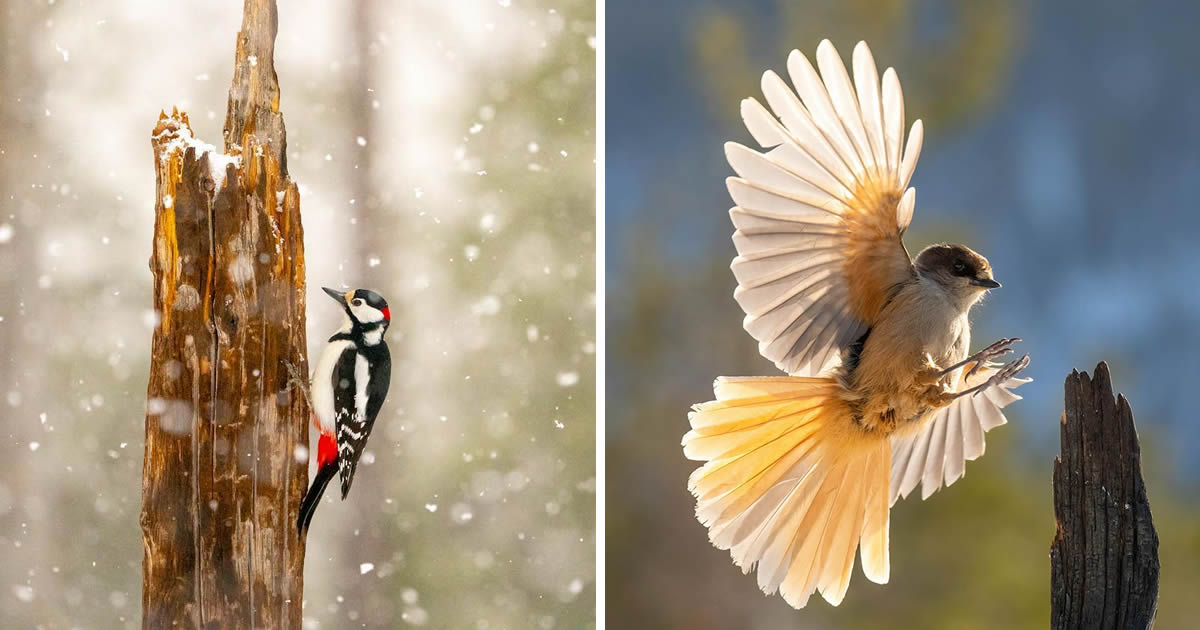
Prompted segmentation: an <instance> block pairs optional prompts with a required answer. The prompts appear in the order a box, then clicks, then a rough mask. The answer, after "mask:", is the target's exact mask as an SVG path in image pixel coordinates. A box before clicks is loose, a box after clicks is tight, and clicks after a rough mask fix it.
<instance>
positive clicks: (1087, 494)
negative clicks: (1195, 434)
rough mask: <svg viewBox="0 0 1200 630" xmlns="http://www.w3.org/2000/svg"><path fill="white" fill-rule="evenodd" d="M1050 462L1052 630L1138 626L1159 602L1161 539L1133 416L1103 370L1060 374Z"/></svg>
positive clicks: (1150, 617)
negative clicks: (1056, 445) (1058, 423)
mask: <svg viewBox="0 0 1200 630" xmlns="http://www.w3.org/2000/svg"><path fill="white" fill-rule="evenodd" d="M1061 434H1062V435H1061V437H1062V455H1061V456H1060V457H1059V458H1058V459H1057V460H1055V462H1054V517H1055V521H1056V522H1057V526H1058V531H1057V533H1056V534H1055V536H1054V542H1053V543H1052V544H1051V546H1050V579H1051V585H1050V622H1051V623H1050V627H1051V628H1054V630H1074V629H1083V628H1087V629H1089V630H1090V629H1097V630H1101V629H1103V630H1108V629H1112V630H1126V629H1129V630H1133V629H1137V630H1143V629H1145V628H1149V627H1150V626H1151V625H1152V624H1153V623H1154V614H1155V611H1156V610H1157V606H1158V577H1159V564H1158V534H1157V533H1156V532H1155V531H1154V522H1153V520H1152V518H1151V515H1150V503H1149V501H1148V500H1147V498H1146V485H1145V483H1144V482H1143V481H1142V464H1141V447H1140V446H1139V444H1138V436H1137V430H1136V429H1135V428H1134V425H1133V411H1132V410H1131V409H1130V408H1129V402H1128V401H1127V400H1125V397H1124V396H1120V397H1118V398H1117V399H1116V400H1114V399H1113V391H1112V383H1111V379H1110V377H1109V373H1108V365H1107V364H1104V363H1101V364H1100V365H1098V366H1096V373H1095V377H1094V378H1088V375H1087V374H1086V373H1084V374H1080V373H1079V372H1075V371H1072V372H1071V375H1070V376H1068V377H1067V384H1066V412H1065V413H1064V414H1063V423H1062V429H1061Z"/></svg>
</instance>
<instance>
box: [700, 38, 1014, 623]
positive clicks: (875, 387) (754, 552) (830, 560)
mask: <svg viewBox="0 0 1200 630" xmlns="http://www.w3.org/2000/svg"><path fill="white" fill-rule="evenodd" d="M816 60H817V66H818V67H819V68H820V74H818V73H817V70H816V69H814V68H813V66H812V64H811V63H810V62H809V60H808V59H807V58H806V57H805V56H804V55H803V54H801V53H800V52H799V51H792V53H791V55H790V56H789V57H788V62H787V68H788V73H789V74H790V75H791V79H792V83H793V85H794V90H793V89H792V88H790V87H789V86H788V85H787V84H786V83H785V82H784V80H783V79H782V78H780V77H779V76H778V75H777V74H775V73H774V72H771V71H768V72H766V73H765V74H764V75H763V77H762V91H763V94H764V95H765V96H766V101H767V105H768V106H769V107H770V110H768V109H767V107H764V106H763V105H762V104H761V103H760V102H759V101H757V100H755V99H753V98H750V99H746V100H744V101H742V104H741V114H742V119H743V120H744V121H745V124H746V127H747V129H748V130H749V131H750V134H751V135H752V136H753V137H754V140H755V141H756V142H757V144H758V145H759V146H760V147H761V148H762V150H761V151H757V150H754V149H750V148H747V147H745V146H742V145H740V144H737V143H728V144H726V145H725V153H726V156H727V158H728V160H729V164H730V166H732V167H733V170H734V171H735V172H736V173H737V177H730V178H729V179H728V180H727V183H728V188H729V193H730V196H731V197H732V198H733V201H734V203H735V204H736V206H735V207H734V208H733V209H731V210H730V211H729V216H730V218H731V219H732V220H733V224H734V227H735V228H736V231H735V232H734V234H733V242H734V245H735V247H736V249H737V252H738V256H737V257H736V258H734V260H733V264H732V265H731V267H732V270H733V273H734V276H735V277H736V279H737V283H738V287H737V289H736V291H735V292H734V297H735V299H736V300H737V302H738V304H739V305H740V306H741V307H742V309H743V310H744V311H745V313H746V317H745V320H744V322H743V324H744V327H745V329H746V331H747V332H749V333H750V335H751V336H752V337H754V339H756V340H757V341H758V348H759V352H760V353H761V354H762V355H763V356H764V357H766V358H767V359H769V360H771V361H773V362H774V363H775V365H776V367H778V368H779V369H780V370H782V371H784V372H785V373H787V374H788V376H764V377H737V378H730V377H722V378H718V379H717V381H716V383H715V384H714V390H715V396H716V400H714V401H711V402H706V403H702V404H698V405H695V406H694V407H693V411H692V412H691V413H690V414H689V417H688V418H689V422H690V424H691V430H690V431H689V432H688V433H687V435H685V436H684V437H683V449H684V454H685V455H686V456H687V457H688V458H689V459H693V460H697V461H702V462H705V463H704V464H703V465H702V466H701V467H700V468H698V469H697V470H696V471H695V472H694V473H692V475H691V477H690V478H689V480H688V488H689V490H690V491H691V492H692V494H693V495H695V497H696V516H697V518H698V519H699V520H700V522H701V523H703V524H704V525H705V526H707V527H708V529H709V539H710V540H711V542H712V543H713V545H715V546H716V547H718V548H720V549H728V550H729V551H730V553H731V555H732V557H733V561H734V563H735V564H737V565H738V566H739V567H741V569H742V571H743V572H744V573H749V572H750V571H751V570H753V569H754V568H755V567H756V566H757V569H758V573H757V577H758V586H759V587H760V588H761V589H762V590H763V592H765V593H768V594H770V593H773V592H775V591H779V592H780V594H781V595H782V596H783V598H784V599H785V600H786V601H787V602H788V603H789V604H791V605H792V606H794V607H795V608H802V607H803V606H805V605H806V604H807V603H808V600H809V597H810V596H811V595H812V593H813V592H814V591H818V592H820V593H821V595H822V596H823V597H824V598H825V600H826V601H828V602H829V603H830V604H832V605H835V606H836V605H837V604H839V603H840V602H841V601H842V598H843V597H844V596H845V594H846V589H847V587H848V585H849V582H850V574H851V571H852V569H853V567H854V556H855V552H856V551H859V552H860V558H861V563H862V569H863V573H864V574H865V575H866V577H867V579H869V580H871V581H873V582H876V583H879V584H883V583H886V582H887V581H888V575H889V573H890V562H889V557H888V518H889V516H888V515H889V510H890V508H891V506H892V505H893V504H894V503H895V502H896V501H897V500H898V499H899V498H901V497H906V496H908V495H909V494H910V493H911V492H913V490H914V489H915V488H916V486H917V484H918V483H920V484H921V488H922V489H921V497H922V499H925V498H928V497H929V496H930V495H931V494H932V493H933V492H935V491H936V490H937V489H939V488H941V487H942V486H943V485H946V486H949V485H950V484H952V483H954V481H956V480H957V479H959V478H960V477H962V476H963V473H964V469H965V464H966V461H967V460H973V459H975V458H977V457H979V456H980V455H982V454H983V451H984V432H985V431H987V430H989V429H992V428H994V427H996V426H999V425H1001V424H1004V423H1005V418H1004V415H1003V413H1002V412H1001V409H1002V408H1003V407H1005V406H1007V405H1008V404H1010V403H1012V402H1013V401H1016V400H1019V399H1020V397H1019V396H1017V395H1016V394H1014V393H1012V392H1011V391H1010V390H1011V389H1012V388H1015V387H1017V386H1019V385H1021V384H1023V383H1026V382H1028V379H1024V378H1018V377H1017V374H1018V373H1019V372H1021V371H1022V370H1023V369H1024V368H1025V367H1026V366H1027V365H1028V364H1029V356H1028V355H1025V356H1023V357H1021V358H1020V359H1017V360H1015V361H1011V362H1009V363H1007V364H1004V365H1000V364H999V363H997V362H995V361H994V360H995V359H998V358H1000V357H1002V356H1004V355H1006V354H1008V353H1009V352H1011V351H1012V348H1011V346H1012V344H1013V343H1015V342H1017V341H1019V339H1015V338H1014V339H1001V340H1000V341H997V342H996V343H994V344H992V345H990V346H988V347H986V348H984V349H983V350H982V351H980V352H978V353H976V354H974V355H971V356H968V351H969V348H970V343H971V326H970V322H969V320H968V313H969V312H970V310H971V307H972V306H974V305H975V304H976V303H977V302H978V301H979V299H980V298H981V297H982V296H983V295H984V293H986V292H987V291H989V290H991V289H996V288H998V287H999V286H1000V283H999V282H997V281H996V279H995V277H994V276H993V273H992V267H991V265H990V264H989V263H988V261H987V259H986V258H984V257H983V256H981V255H979V254H977V253H975V252H974V251H972V250H971V249H969V248H967V247H965V246H963V245H951V244H938V245H932V246H930V247H927V248H925V249H923V250H921V251H920V252H919V253H918V254H917V256H916V258H915V259H913V258H910V256H909V254H908V251H907V250H906V249H905V247H904V243H903V240H902V237H903V235H904V232H905V229H906V228H907V227H908V225H909V222H910V221H911V220H912V216H913V208H914V205H915V200H916V195H915V192H916V191H915V190H914V189H913V188H910V187H909V180H910V179H911V177H912V174H913V168H914V167H915V166H916V163H917V155H918V154H919V153H920V150H921V138H922V126H921V121H919V120H918V121H916V122H914V123H913V125H912V128H911V130H910V131H909V133H908V139H907V141H905V137H904V100H903V97H902V94H901V90H900V81H899V80H898V79H897V77H896V73H895V71H893V70H892V69H891V68H889V69H888V70H887V71H885V72H884V73H883V80H882V83H881V82H880V79H879V75H878V73H877V71H876V67H875V61H874V60H873V58H872V56H871V51H870V49H869V48H868V47H867V45H866V43H865V42H860V43H859V44H858V46H856V47H855V49H854V56H853V68H854V78H853V81H852V80H851V78H850V75H849V73H847V71H846V67H845V66H844V65H843V63H842V60H841V57H840V56H839V55H838V52H837V50H836V49H835V48H834V47H833V45H832V44H831V43H830V42H829V41H828V40H826V41H823V42H821V44H820V45H819V46H818V47H817V55H816Z"/></svg>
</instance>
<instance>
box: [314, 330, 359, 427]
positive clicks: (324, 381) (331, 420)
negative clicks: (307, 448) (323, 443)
mask: <svg viewBox="0 0 1200 630" xmlns="http://www.w3.org/2000/svg"><path fill="white" fill-rule="evenodd" d="M353 347H354V343H353V342H351V341H348V340H345V339H339V340H337V341H332V342H330V343H329V344H328V345H326V346H325V349H324V350H322V351H321V358H319V359H318V360H317V369H316V370H315V371H314V372H313V378H312V387H311V388H310V391H311V393H312V406H313V412H314V413H316V414H317V424H319V425H320V427H321V432H322V433H334V430H335V428H336V427H337V422H336V417H337V410H336V409H335V408H334V403H333V371H334V370H336V369H337V362H338V359H339V358H341V356H342V353H343V352H345V351H346V349H347V348H353Z"/></svg>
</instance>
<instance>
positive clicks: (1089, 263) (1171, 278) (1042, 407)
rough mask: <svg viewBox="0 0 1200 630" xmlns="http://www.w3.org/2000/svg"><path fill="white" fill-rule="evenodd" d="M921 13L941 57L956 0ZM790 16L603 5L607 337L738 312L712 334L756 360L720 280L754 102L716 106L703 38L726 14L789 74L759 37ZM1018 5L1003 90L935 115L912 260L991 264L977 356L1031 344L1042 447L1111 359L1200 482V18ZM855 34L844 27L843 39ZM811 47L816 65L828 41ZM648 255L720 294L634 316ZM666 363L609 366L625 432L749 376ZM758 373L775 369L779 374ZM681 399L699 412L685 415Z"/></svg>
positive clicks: (1120, 6) (1109, 6)
mask: <svg viewBox="0 0 1200 630" xmlns="http://www.w3.org/2000/svg"><path fill="white" fill-rule="evenodd" d="M916 4H917V5H918V6H917V10H916V11H914V16H913V18H912V19H913V20H915V21H917V22H918V26H917V28H915V29H914V32H915V33H917V35H916V37H917V38H918V39H923V40H924V41H923V42H922V43H923V44H924V45H927V46H932V47H934V49H935V50H936V46H937V42H938V39H939V38H940V37H942V36H944V35H946V34H947V32H948V31H950V30H952V29H953V28H954V27H955V26H954V24H955V22H954V14H953V7H952V6H951V5H952V4H953V3H940V2H918V3H916ZM778 6H779V5H778V4H777V3H775V2H764V1H761V0H760V1H755V2H737V3H735V2H707V3H697V2H690V1H683V0H668V1H663V2H654V3H644V2H636V1H632V0H612V1H610V2H608V3H607V9H606V10H607V20H608V29H607V61H606V64H607V77H606V79H607V88H606V89H607V102H606V112H607V121H606V129H607V139H606V151H607V160H606V180H607V182H606V187H607V188H606V194H607V207H606V221H607V242H608V251H607V273H608V276H607V289H608V296H609V297H608V307H607V308H608V311H607V313H608V322H609V323H608V328H609V331H608V335H609V340H610V341H609V342H610V344H613V343H618V344H619V343H621V339H622V338H625V337H627V336H630V335H634V334H637V333H642V334H645V333H646V332H647V327H651V328H655V329H660V330H662V331H663V332H664V334H665V335H667V336H668V337H669V336H670V335H672V334H673V333H672V330H673V329H674V328H675V327H676V326H683V325H685V324H683V323H681V322H686V321H687V320H688V319H689V317H690V314H691V313H694V312H695V309H696V308H704V309H718V310H721V311H722V312H724V313H728V314H729V317H727V318H726V320H725V321H723V323H721V325H720V326H719V327H717V328H714V329H712V330H710V331H708V334H709V335H711V336H712V338H713V339H714V340H720V341H719V342H716V343H719V344H721V346H720V347H722V348H728V347H737V348H738V351H739V352H742V351H743V350H745V349H747V348H748V349H750V350H751V351H752V350H753V346H754V342H753V340H751V339H750V337H749V336H748V335H746V334H745V333H744V332H743V331H742V330H741V327H740V321H741V313H740V312H739V311H737V309H736V305H735V304H734V302H733V299H732V288H733V286H734V285H733V279H732V275H731V274H730V273H729V272H728V270H727V269H726V268H725V267H726V266H727V264H728V262H729V260H730V259H731V258H732V257H733V255H734V250H733V246H732V243H730V242H729V240H728V235H729V234H730V233H731V232H732V227H731V225H730V224H729V221H728V217H727V216H726V211H727V209H728V208H729V207H730V206H731V205H732V204H731V202H730V200H729V197H728V194H727V193H726V191H725V186H724V179H725V177H726V176H728V175H730V174H731V170H730V168H729V167H728V165H727V164H726V163H725V160H724V155H723V152H722V150H721V144H722V143H723V142H724V141H725V140H729V139H732V140H739V141H743V142H746V141H748V134H747V133H746V132H745V131H744V130H743V129H741V128H740V127H739V126H734V125H731V124H729V121H730V119H729V118H728V117H729V116H730V115H736V113H735V112H736V108H737V102H738V100H740V98H742V97H744V96H758V94H757V93H752V94H728V95H727V97H725V98H724V102H713V101H714V99H713V92H712V90H711V89H708V88H706V85H708V84H707V82H706V81H707V79H706V77H705V72H706V71H707V70H706V68H705V67H703V65H702V62H701V60H700V59H701V57H700V55H699V54H698V53H697V48H698V44H697V39H696V29H697V27H698V24H700V23H702V21H703V20H705V19H707V16H711V15H712V14H713V13H714V12H724V14H726V15H731V16H734V17H736V18H737V19H739V20H742V21H744V23H745V24H746V25H747V32H748V33H749V34H750V36H751V41H749V42H748V48H749V50H750V51H751V53H752V54H753V55H754V56H755V57H754V59H753V60H751V61H750V63H751V66H750V67H752V68H754V69H755V72H760V71H761V70H764V69H766V68H767V67H772V68H775V69H776V70H783V69H784V68H783V67H784V61H785V57H784V56H783V55H782V54H781V53H780V52H777V51H776V48H778V46H774V45H772V44H767V43H764V42H762V41H754V38H757V37H760V36H761V38H762V40H764V41H771V42H774V41H776V40H778V39H779V38H780V37H781V36H782V35H784V34H783V33H780V32H779V27H778V24H777V20H778V18H779V17H780V16H779V15H778V11H779V9H778ZM1017 6H1018V8H1017V9H1016V10H1015V11H1014V13H1013V16H1012V17H1013V21H1014V24H1015V26H1014V30H1015V35H1014V42H1015V43H1014V48H1013V50H1011V51H1010V52H1009V55H1010V58H1009V61H1008V62H1007V70H1006V71H1005V72H1004V73H1003V75H1002V76H997V77H995V82H996V85H995V88H994V91H993V96H992V98H990V99H988V100H987V101H986V102H985V103H984V104H983V105H982V107H979V108H976V109H974V110H973V111H971V112H970V113H969V114H967V115H966V116H965V117H964V118H963V119H961V120H959V121H956V123H955V124H954V125H952V127H951V128H950V129H938V128H932V127H931V124H930V121H929V120H926V123H927V124H926V129H927V135H926V142H925V146H924V150H923V153H922V156H921V160H920V162H919V165H918V167H917V170H916V174H915V177H914V185H915V186H916V187H917V210H916V218H915V220H914V224H913V230H912V231H910V234H909V237H908V239H907V243H908V245H909V249H910V250H911V251H916V249H918V248H919V247H921V246H923V245H925V244H927V243H928V242H929V241H930V240H932V239H937V240H940V239H943V238H946V239H955V240H961V241H962V242H965V243H966V244H968V245H969V246H971V247H973V248H975V249H976V250H978V251H980V252H981V253H983V254H984V255H985V256H987V257H988V258H989V259H990V260H991V262H992V264H993V267H994V268H995V270H996V274H997V278H998V279H999V280H1000V281H1001V282H1003V283H1004V285H1005V287H1004V288H1003V289H1001V290H999V291H997V292H995V293H994V294H993V295H992V296H991V297H989V299H988V300H987V301H986V303H985V304H983V305H982V306H981V307H980V308H978V309H977V310H976V311H975V314H974V317H973V321H974V322H975V331H976V332H975V335H974V337H975V341H976V345H977V346H979V345H981V344H984V343H987V342H989V341H991V340H992V339H993V338H997V337H1000V336H1011V335H1015V336H1021V337H1023V338H1024V340H1025V341H1024V343H1023V344H1022V346H1021V349H1022V350H1023V351H1028V352H1030V354H1031V355H1032V356H1033V365H1032V367H1031V368H1030V370H1029V372H1028V375H1030V376H1032V377H1034V378H1035V381H1034V382H1033V383H1031V384H1029V385H1028V386H1026V387H1025V388H1024V389H1023V390H1022V393H1023V394H1025V396H1026V401H1025V402H1023V403H1020V408H1021V412H1020V413H1021V414H1022V416H1023V417H1024V418H1026V419H1027V422H1028V431H1026V432H1024V433H1023V435H1025V436H1026V438H1028V439H1029V440H1030V447H1031V448H1034V449H1037V448H1047V449H1056V448H1057V439H1056V438H1057V434H1056V429H1057V426H1056V425H1057V423H1056V422H1054V420H1055V419H1057V416H1058V414H1059V413H1060V411H1061V405H1062V400H1061V399H1062V382H1063V378H1064V376H1065V375H1066V374H1067V373H1068V372H1069V371H1070V370H1071V369H1072V368H1079V369H1085V370H1088V371H1091V369H1092V368H1093V367H1094V365H1095V363H1096V362H1097V361H1098V360H1101V359H1104V360H1107V361H1109V362H1110V365H1111V366H1112V367H1113V372H1114V378H1115V381H1116V385H1117V387H1118V388H1119V389H1120V390H1121V391H1123V392H1125V393H1126V394H1127V395H1128V396H1129V398H1130V399H1131V401H1132V404H1133V407H1134V411H1135V413H1136V416H1137V419H1138V422H1139V426H1140V427H1142V429H1143V434H1147V433H1149V434H1150V436H1149V437H1148V439H1149V440H1157V441H1158V442H1160V443H1161V444H1162V448H1163V449H1164V451H1163V452H1164V453H1170V454H1172V455H1174V457H1172V460H1173V461H1174V462H1175V463H1174V465H1173V466H1174V469H1175V472H1176V473H1177V474H1179V475H1181V476H1182V477H1183V478H1185V479H1187V478H1194V476H1195V475H1197V474H1200V464H1197V463H1195V462H1194V461H1193V458H1190V457H1185V455H1187V453H1189V452H1190V449H1187V448H1186V446H1185V445H1186V444H1188V443H1191V442H1193V441H1194V440H1195V439H1196V438H1197V437H1200V423H1197V422H1195V420H1194V418H1195V416H1196V410H1195V403H1194V402H1193V395H1192V390H1193V388H1194V387H1195V385H1194V383H1195V382H1196V380H1197V377H1198V376H1200V367H1198V366H1200V356H1198V353H1200V331H1198V330H1197V326H1196V322H1197V321H1198V320H1200V290H1198V288H1197V287H1200V261H1198V260H1197V257H1196V252H1197V247H1196V242H1197V237H1198V236H1200V214H1198V213H1197V212H1196V210H1197V193H1196V190H1197V185H1198V183H1200V177H1198V174H1200V124H1198V123H1197V120H1198V118H1200V116H1198V115H1197V114H1198V113H1200V85H1198V82H1197V81H1196V76H1197V74H1196V63H1197V61H1200V38H1198V37H1197V36H1196V29H1195V27H1196V25H1198V24H1200V6H1198V5H1195V4H1193V3H1184V2H1150V3H1141V4H1139V5H1138V6H1137V7H1134V6H1132V5H1127V3H1119V2H1098V3H1094V2H1082V1H1078V2H1056V3H1026V4H1021V5H1017ZM818 30H819V29H818ZM849 30H850V29H846V28H845V25H842V28H841V29H840V30H838V33H842V32H848V31H849ZM854 41H856V40H855V39H853V35H849V36H846V37H841V36H840V35H839V36H838V37H835V39H834V42H835V44H837V46H838V48H839V50H840V51H841V53H842V54H843V55H848V54H849V52H850V49H851V47H852V46H853V43H854ZM794 45H795V46H798V47H802V48H803V49H804V52H805V53H806V54H808V55H810V56H811V55H812V52H813V50H814V49H815V46H816V41H815V40H813V41H805V42H796V43H795V44H794ZM876 58H877V62H878V63H879V67H880V70H881V71H882V69H883V68H885V67H887V66H889V65H893V64H896V65H897V66H898V67H897V71H898V72H899V75H900V79H901V82H902V83H904V86H905V94H906V99H907V100H908V101H909V104H910V105H909V110H908V120H909V121H910V122H911V120H913V119H915V118H917V117H921V116H922V112H921V111H913V109H912V102H913V99H914V89H916V88H915V87H914V85H913V82H912V81H911V77H913V76H914V74H915V73H916V72H917V71H918V70H919V69H916V68H911V67H904V66H903V65H901V63H902V61H901V60H897V59H893V58H889V57H887V56H885V55H884V54H882V53H881V52H880V51H879V50H878V49H876ZM635 259H636V260H639V261H643V262H639V263H637V264H635V263H634V262H632V261H633V260H635ZM646 260H649V261H657V264H652V265H650V266H653V267H656V269H655V271H662V270H666V271H667V273H668V275H670V274H677V276H675V277H679V276H680V275H681V276H687V275H691V274H695V273H709V272H708V268H709V267H710V266H712V265H714V264H717V263H719V264H717V268H718V271H717V273H718V274H721V275H719V276H717V277H715V278H713V281H712V282H708V283H707V284H706V283H704V282H693V283H691V284H688V283H689V282H691V280H689V279H687V278H683V277H680V280H679V283H678V285H677V286H676V287H675V288H674V289H673V293H672V294H671V298H670V300H668V301H669V305H667V306H665V307H663V308H661V309H656V310H655V311H654V312H655V315H654V317H652V318H648V317H646V316H645V314H644V313H641V312H637V311H635V309H636V308H637V307H636V303H635V297H634V296H632V295H631V294H630V291H629V286H630V285H631V284H632V283H633V281H634V279H635V276H636V275H637V274H641V273H645V272H646V271H647V265H646V264H645V261H646ZM721 270H723V271H721ZM669 284H674V283H669ZM713 285H715V289H714V286H713ZM668 343H669V342H668ZM743 346H744V347H743ZM666 356H667V358H666V359H665V360H664V359H656V361H658V363H656V364H655V365H654V366H653V367H654V369H655V370H658V371H656V372H654V373H650V372H645V373H643V372H639V371H638V370H639V369H641V367H639V366H631V365H625V364H623V363H622V362H621V361H620V360H619V359H620V357H621V355H620V354H610V358H609V361H608V377H609V378H608V401H609V402H608V426H609V429H608V430H609V434H610V437H611V436H613V435H615V434H618V433H623V432H628V431H632V430H636V427H637V426H639V425H640V423H643V422H652V421H666V422H672V421H673V420H674V419H670V420H659V419H646V418H635V417H633V413H634V412H633V411H632V410H631V409H630V407H629V406H628V405H627V404H626V401H628V400H629V399H630V397H631V396H632V395H633V393H634V392H633V389H634V388H636V387H657V386H660V385H661V383H662V382H663V381H667V382H674V383H683V384H682V385H681V386H680V387H682V388H684V389H685V390H686V391H687V392H688V393H689V394H691V395H693V397H694V400H700V399H703V398H704V396H705V395H706V394H705V393H704V392H705V390H706V389H707V387H708V385H709V382H710V381H711V379H712V377H715V376H717V375H719V374H728V373H730V372H731V371H732V368H733V367H734V365H731V363H733V362H732V361H729V360H726V359H725V358H724V357H722V356H720V355H719V353H717V352H714V351H713V350H712V349H711V348H703V347H696V346H692V347H677V348H673V349H672V350H671V351H670V352H669V353H667V355H666ZM664 364H665V365H664ZM750 367H752V368H754V371H755V372H757V373H764V374H765V373H772V371H773V368H771V366H770V364H769V363H767V362H766V361H765V360H761V361H758V362H757V363H754V364H751V366H750ZM656 383H657V384H656ZM693 385H694V386H693ZM668 389H670V387H668ZM664 395H669V394H664ZM696 396H698V397H696ZM680 402H681V407H680V410H679V417H680V419H682V417H683V414H684V411H685V410H686V404H683V403H685V401H682V400H681V401H680ZM687 402H691V401H687ZM679 425H680V427H682V426H683V424H682V420H680V423H679ZM680 433H682V430H681V431H680ZM1038 444H1041V446H1040V447H1039V446H1038Z"/></svg>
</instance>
